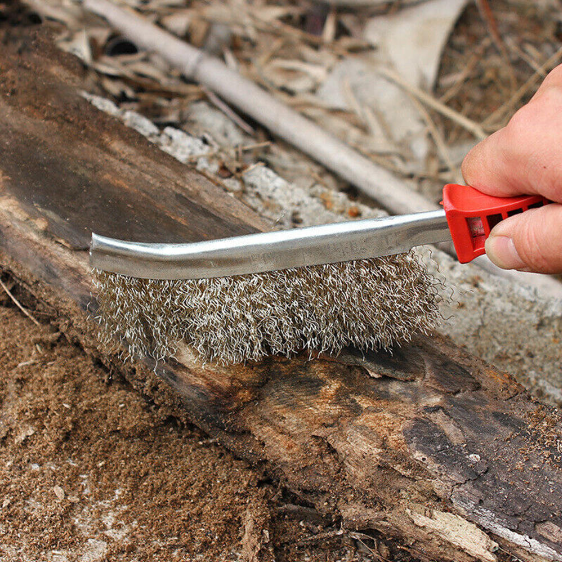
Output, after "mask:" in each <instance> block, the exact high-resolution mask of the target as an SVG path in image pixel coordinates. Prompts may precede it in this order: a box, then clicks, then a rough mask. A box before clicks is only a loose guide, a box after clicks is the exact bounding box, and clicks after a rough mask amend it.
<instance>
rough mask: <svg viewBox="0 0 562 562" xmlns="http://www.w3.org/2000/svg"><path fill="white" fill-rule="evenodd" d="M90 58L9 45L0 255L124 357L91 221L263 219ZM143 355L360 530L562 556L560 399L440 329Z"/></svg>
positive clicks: (450, 552)
mask: <svg viewBox="0 0 562 562" xmlns="http://www.w3.org/2000/svg"><path fill="white" fill-rule="evenodd" d="M80 71H81V69H80V67H79V65H77V64H76V62H74V61H73V59H71V58H69V57H66V56H62V55H61V54H59V53H56V52H55V51H54V50H53V49H52V48H51V47H50V45H49V43H48V42H47V41H45V40H44V39H42V38H41V37H38V36H36V35H34V34H31V35H30V34H28V33H23V34H21V36H19V37H11V38H10V40H9V41H6V48H5V49H3V50H2V53H0V76H1V79H0V201H1V203H0V263H1V264H2V266H3V267H6V268H10V269H11V270H12V271H13V273H14V275H15V276H16V277H18V278H19V279H22V280H23V281H24V282H25V283H26V284H27V285H28V286H29V287H30V288H31V290H32V291H33V292H34V293H35V294H37V295H38V296H40V297H41V298H42V299H44V300H45V301H46V302H48V303H49V304H50V305H51V306H53V307H55V308H56V309H57V311H58V313H59V314H60V316H61V318H60V319H59V324H60V326H61V328H62V329H63V330H65V331H67V332H68V333H72V334H74V335H76V334H77V335H78V337H79V338H80V339H81V341H82V342H83V345H85V346H87V347H88V350H89V352H90V353H92V354H95V355H96V356H99V357H100V358H101V359H102V360H104V361H105V362H107V363H111V364H112V365H113V366H115V365H118V363H117V359H116V358H113V357H107V356H105V355H104V351H103V350H102V349H98V348H95V344H94V343H93V341H94V340H93V339H92V337H91V333H92V332H93V331H94V328H95V327H94V323H93V322H92V320H91V319H90V318H89V316H88V310H89V308H91V307H92V303H91V299H90V277H89V272H88V264H87V252H86V247H87V242H88V238H89V232H90V230H91V229H92V228H93V227H94V226H95V227H96V230H97V231H99V232H101V233H106V234H111V235H113V236H117V237H119V236H121V237H124V238H137V239H143V240H162V239H165V240H168V241H174V240H178V239H187V240H192V239H196V238H205V237H218V236H224V235H232V234H238V233H240V234H241V233H245V232H250V231H252V230H254V229H255V228H266V227H267V225H266V224H265V223H264V222H263V221H262V220H261V219H259V217H257V216H256V215H254V214H253V213H252V212H251V211H250V210H248V209H247V208H245V207H244V206H243V205H241V204H240V203H239V202H237V201H236V200H235V199H232V198H231V197H229V196H228V195H227V194H225V193H224V192H222V191H221V190H220V189H219V188H217V187H216V186H214V185H213V184H211V183H210V182H209V181H208V180H206V179H205V178H203V177H202V176H200V175H198V174H196V173H195V172H193V171H191V170H189V169H187V168H186V167H184V166H183V165H181V164H179V163H178V162H177V161H175V160H174V159H172V158H171V157H169V156H168V155H165V154H162V153H161V152H159V151H158V150H157V149H156V148H155V147H154V146H151V145H150V144H148V142H147V141H145V140H144V139H143V138H141V137H140V136H139V135H137V134H136V133H135V132H134V131H130V130H127V129H126V128H125V127H124V126H123V125H121V124H120V123H118V122H117V121H115V120H113V119H112V118H110V117H108V116H106V115H104V114H101V113H99V112H98V111H97V110H95V109H94V108H93V107H91V106H90V105H89V104H88V103H87V102H86V101H85V100H83V99H82V98H81V97H80V96H79V95H78V94H77V92H76V91H75V90H76V88H77V87H79V80H78V77H79V76H80ZM8 94H9V95H8ZM250 225H251V226H250ZM147 364H148V366H149V367H150V368H151V369H152V368H154V369H155V371H156V372H157V373H158V375H159V376H160V377H161V378H162V379H163V380H165V381H167V382H168V383H169V385H170V386H171V388H172V389H174V391H175V393H169V392H168V393H166V391H162V390H159V389H158V388H157V387H156V385H155V384H154V383H153V382H150V381H151V380H152V379H151V378H150V377H151V373H150V370H149V369H142V368H140V367H139V366H137V365H134V366H131V365H128V366H127V365H125V366H123V367H121V368H123V370H124V372H125V373H126V375H127V376H128V377H129V379H130V380H131V382H132V383H133V384H134V385H135V386H137V387H138V388H142V391H143V392H144V393H145V394H148V395H150V396H151V397H153V399H154V400H155V401H156V402H159V403H165V402H166V401H167V400H176V402H178V400H177V398H178V397H179V398H180V399H181V404H182V407H183V409H184V411H185V412H187V415H188V417H189V418H190V419H191V420H192V421H193V422H194V423H196V424H197V425H199V426H200V427H201V428H203V429H204V430H205V431H207V432H208V433H209V434H210V435H211V436H213V437H214V438H217V439H218V440H219V441H220V442H221V443H222V444H223V445H224V446H226V447H228V448H229V449H231V450H232V451H234V452H235V453H236V454H237V455H239V456H240V457H242V458H244V459H247V460H248V461H249V462H260V463H263V466H264V467H265V470H266V471H267V472H268V473H269V474H270V475H271V476H272V477H274V478H278V479H279V480H280V481H281V482H283V483H284V485H286V486H287V487H288V488H289V489H290V490H292V491H293V492H294V493H296V494H298V495H299V496H301V497H302V498H304V499H305V500H306V501H307V502H310V504H312V505H314V506H315V508H316V509H317V511H318V512H319V513H320V514H321V515H328V516H332V517H340V518H341V521H342V524H343V525H344V526H345V527H346V528H348V529H352V530H361V531H368V530H378V531H381V532H383V533H385V534H386V535H389V536H396V537H397V538H398V539H400V540H402V541H404V542H406V543H407V544H408V546H409V548H410V549H411V550H412V552H415V553H416V554H417V555H418V556H419V557H420V558H422V559H425V560H430V559H432V560H435V559H437V560H455V561H457V562H463V561H469V560H485V561H493V560H496V559H501V558H500V556H499V552H501V551H499V550H498V546H499V547H501V549H503V550H505V551H507V552H508V553H510V554H511V555H513V556H517V557H518V558H519V559H521V560H524V561H531V560H533V561H534V560H548V559H550V560H562V514H561V506H562V418H561V416H560V414H559V413H557V412H556V411H554V410H551V409H549V408H547V407H544V406H542V405H540V404H538V403H536V402H535V401H533V400H532V399H531V398H530V397H529V396H528V394H527V393H526V392H525V391H524V389H523V388H521V387H520V386H519V385H517V384H516V383H515V382H514V381H513V379H511V378H510V377H509V376H507V375H504V374H502V373H499V372H497V371H496V370H494V369H493V368H491V367H489V366H487V365H485V364H484V363H483V362H481V361H479V360H478V359H477V358H474V357H471V356H469V355H467V354H466V353H464V352H462V351H461V350H459V349H457V348H455V347H454V346H453V345H452V344H451V343H450V342H449V341H447V340H445V339H444V338H442V337H435V338H423V339H418V340H417V341H415V342H414V343H413V344H412V345H409V346H406V347H404V348H402V349H400V350H398V351H397V352H396V353H395V354H394V355H392V356H390V355H388V354H385V353H378V354H374V353H373V354H368V355H367V356H366V357H363V356H362V355H360V354H357V353H355V352H353V351H352V350H350V351H349V352H347V353H346V354H343V355H342V356H341V357H339V358H337V359H334V358H327V357H320V358H316V359H314V360H310V359H309V358H308V357H298V358H296V359H294V360H286V359H278V358H270V359H269V360H268V361H265V362H263V363H261V364H257V365H248V366H238V367H231V368H223V367H220V368H219V367H216V366H214V365H207V366H206V367H203V366H201V365H200V364H198V363H197V362H196V361H195V360H194V358H193V356H192V354H191V353H190V350H189V349H182V350H180V353H179V354H178V356H177V357H176V358H175V359H174V360H170V361H168V362H166V363H165V364H160V365H157V366H154V365H151V364H150V362H149V361H147ZM370 375H373V376H370ZM170 397H171V398H170Z"/></svg>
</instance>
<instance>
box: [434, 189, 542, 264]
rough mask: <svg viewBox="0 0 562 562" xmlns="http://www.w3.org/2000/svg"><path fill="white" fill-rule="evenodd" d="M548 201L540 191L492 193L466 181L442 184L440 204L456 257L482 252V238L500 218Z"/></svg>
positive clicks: (471, 256) (464, 260)
mask: <svg viewBox="0 0 562 562" xmlns="http://www.w3.org/2000/svg"><path fill="white" fill-rule="evenodd" d="M551 202H552V201H549V200H548V199H546V198H545V197H543V196H542V195H523V196H521V197H493V196H491V195H486V194H484V193H482V192H480V191H478V190H477V189H474V188H473V187H467V186H466V185H454V184H449V185H446V186H445V187H444V189H443V208H444V209H445V214H446V216H447V223H448V224H449V230H450V231H451V235H452V237H453V243H454V245H455V250H456V251H457V257H458V259H459V261H460V262H461V263H467V262H469V261H472V260H473V259H474V258H475V257H477V256H481V255H482V254H484V253H485V250H484V243H485V242H486V238H488V236H489V235H490V231H491V230H492V228H494V226H496V224H498V223H499V222H500V221H502V220H503V219H506V218H507V217H511V216H512V215H516V214H518V213H522V212H524V211H527V210H529V209H534V208H537V207H542V206H543V205H546V204H548V203H551Z"/></svg>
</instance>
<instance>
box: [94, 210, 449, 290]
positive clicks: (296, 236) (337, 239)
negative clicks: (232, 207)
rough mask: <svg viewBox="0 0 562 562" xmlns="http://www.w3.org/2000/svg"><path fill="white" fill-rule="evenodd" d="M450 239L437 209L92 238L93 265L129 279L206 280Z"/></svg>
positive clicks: (385, 252)
mask: <svg viewBox="0 0 562 562" xmlns="http://www.w3.org/2000/svg"><path fill="white" fill-rule="evenodd" d="M450 239H451V235H450V232H449V228H448V226H447V220H446V218H445V211H443V210H438V211H428V212H424V213H415V214H411V215H399V216H393V217H384V218H381V219H366V220H359V221H352V222H343V223H335V224H327V225H322V226H311V227H307V228H299V229H295V230H284V231H277V232H264V233H258V234H249V235H245V236H237V237H233V238H223V239H220V240H210V241H205V242H194V243H189V244H147V243H139V242H126V241H123V240H115V239H113V238H107V237H105V236H99V235H97V234H92V244H91V248H90V263H91V265H92V266H93V267H95V268H98V269H102V270H104V271H108V272H112V273H120V274H122V275H128V276H130V277H140V278H145V279H206V278H212V277H227V276H232V275H244V274H248V273H263V272H266V271H275V270H280V269H289V268H293V267H303V266H310V265H320V264H326V263H338V262H346V261H352V260H358V259H367V258H375V257H379V256H387V255H391V254H398V253H401V252H405V251H407V250H409V249H410V248H412V247H414V246H419V245H422V244H433V243H437V242H445V241H447V240H450Z"/></svg>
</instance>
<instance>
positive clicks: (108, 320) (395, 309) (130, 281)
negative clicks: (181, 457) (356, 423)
mask: <svg viewBox="0 0 562 562" xmlns="http://www.w3.org/2000/svg"><path fill="white" fill-rule="evenodd" d="M94 283H95V286H96V289H97V300H98V305H99V320H100V323H101V326H102V332H103V338H104V339H105V343H107V344H110V343H111V342H115V341H117V340H121V341H123V340H124V342H125V344H126V346H127V347H128V349H129V352H130V353H131V354H132V355H133V356H141V357H142V356H150V357H153V358H155V359H157V360H158V359H163V358H165V357H169V356H173V355H174V353H175V351H176V350H177V346H178V344H179V343H180V342H184V343H186V344H188V345H189V346H191V347H192V348H193V349H194V350H195V351H196V353H197V354H198V355H199V357H200V358H201V360H202V361H203V362H206V361H214V362H218V363H221V364H234V363H242V362H246V361H250V360H259V359H261V358H263V357H264V356H266V355H286V356H291V355H294V354H296V353H298V352H300V351H302V350H316V351H319V352H326V353H338V352H339V351H340V350H341V349H342V348H344V347H347V346H355V347H357V348H359V349H363V350H367V349H377V348H384V349H389V348H391V347H392V346H394V345H397V344H398V345H399V344H401V343H404V342H407V341H409V340H410V339H411V338H412V337H413V336H414V335H415V334H417V333H420V332H422V333H428V332H430V331H431V330H433V329H434V328H435V327H436V326H437V324H438V323H439V320H440V318H441V317H440V314H439V302H440V291H439V286H440V283H439V282H438V281H437V280H436V279H435V278H434V277H432V276H431V275H430V274H429V273H428V272H427V270H426V269H425V267H424V265H423V264H422V263H421V262H420V260H419V258H418V257H417V256H416V254H415V253H413V252H410V253H408V254H399V255H394V256H385V257H380V258H374V259H368V260H359V261H353V262H346V263H338V264H329V265H316V266H310V267H301V268H296V269H286V270H282V271H272V272H268V273H257V274H249V275H238V276H233V277H221V278H215V279H201V280H151V279H137V278H133V277H127V276H124V275H119V274H114V273H107V272H104V271H100V270H94Z"/></svg>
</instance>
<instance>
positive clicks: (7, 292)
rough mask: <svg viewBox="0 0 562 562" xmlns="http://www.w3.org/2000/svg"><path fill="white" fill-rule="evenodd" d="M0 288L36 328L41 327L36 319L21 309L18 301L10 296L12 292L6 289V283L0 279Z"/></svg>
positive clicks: (21, 306) (24, 309)
mask: <svg viewBox="0 0 562 562" xmlns="http://www.w3.org/2000/svg"><path fill="white" fill-rule="evenodd" d="M0 287H2V289H4V292H5V293H6V294H7V295H8V296H9V297H10V298H11V299H12V302H13V303H14V304H15V305H16V306H17V307H18V308H19V309H20V310H21V311H22V312H23V313H24V314H25V315H26V316H27V317H28V318H29V319H30V320H31V321H32V322H33V323H34V324H35V325H36V326H41V324H40V323H39V322H38V321H37V319H36V318H34V317H33V316H32V315H31V313H30V312H29V311H28V310H27V309H26V308H24V307H23V305H22V304H21V303H20V302H19V301H18V299H16V297H14V295H13V294H12V292H11V291H10V289H8V287H7V286H6V283H4V281H2V280H1V279H0Z"/></svg>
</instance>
